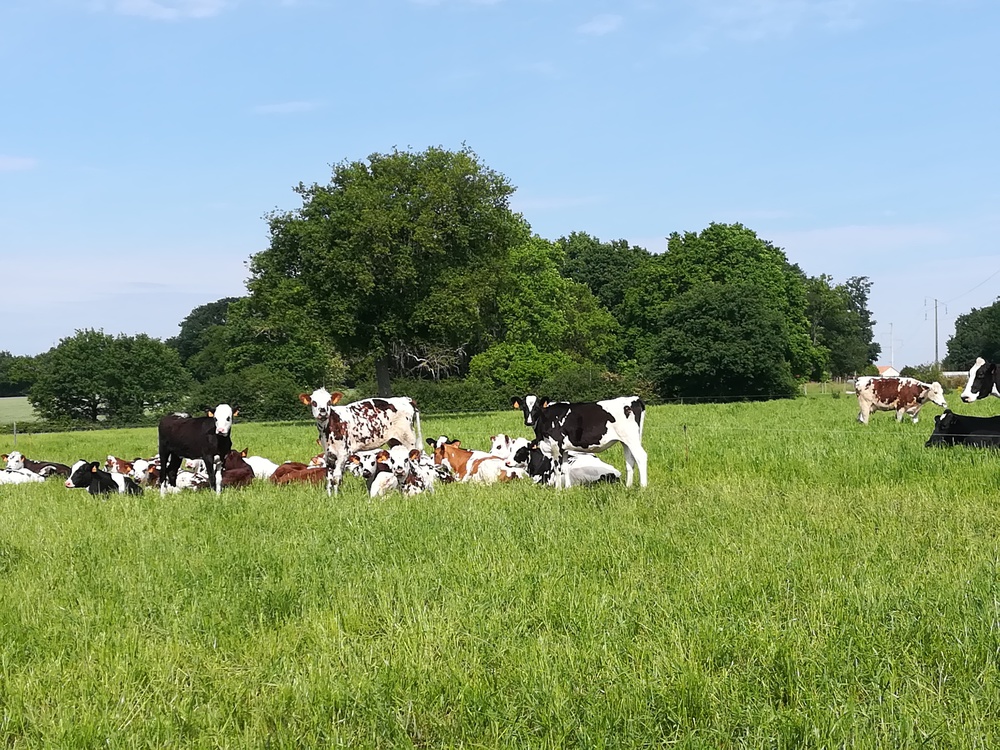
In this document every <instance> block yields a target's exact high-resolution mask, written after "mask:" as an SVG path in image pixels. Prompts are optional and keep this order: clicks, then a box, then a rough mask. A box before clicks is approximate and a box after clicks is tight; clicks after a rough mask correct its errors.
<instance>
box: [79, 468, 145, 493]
mask: <svg viewBox="0 0 1000 750" xmlns="http://www.w3.org/2000/svg"><path fill="white" fill-rule="evenodd" d="M66 486H67V487H70V488H77V489H83V488H84V487H86V488H87V492H89V493H90V494H91V495H110V494H112V493H116V494H128V495H141V494H142V487H140V486H139V485H138V484H136V483H135V481H134V480H133V479H132V477H129V476H125V475H124V474H119V473H117V472H115V473H111V472H108V471H104V469H102V468H101V465H100V463H98V462H97V461H85V460H80V461H77V462H76V463H75V464H73V468H72V471H71V473H70V476H69V479H67V480H66Z"/></svg>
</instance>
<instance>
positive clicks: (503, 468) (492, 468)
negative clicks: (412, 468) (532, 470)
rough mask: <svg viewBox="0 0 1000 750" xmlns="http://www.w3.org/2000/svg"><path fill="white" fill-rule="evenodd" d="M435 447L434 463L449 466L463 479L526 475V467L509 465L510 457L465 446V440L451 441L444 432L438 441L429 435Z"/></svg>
mask: <svg viewBox="0 0 1000 750" xmlns="http://www.w3.org/2000/svg"><path fill="white" fill-rule="evenodd" d="M427 444H428V445H429V446H431V448H433V449H434V454H433V455H434V463H435V464H437V465H439V466H446V467H447V468H448V469H450V470H451V472H452V473H454V475H455V479H456V481H459V482H483V483H484V484H493V483H494V482H509V481H511V480H512V479H520V478H522V477H524V476H525V473H524V471H523V470H522V469H519V468H517V467H513V466H508V465H507V461H506V459H503V458H500V457H499V456H494V455H493V454H492V453H487V452H485V451H470V450H467V449H465V448H463V447H462V441H461V440H449V439H448V436H447V435H442V436H441V437H439V438H438V439H437V440H434V439H433V438H427Z"/></svg>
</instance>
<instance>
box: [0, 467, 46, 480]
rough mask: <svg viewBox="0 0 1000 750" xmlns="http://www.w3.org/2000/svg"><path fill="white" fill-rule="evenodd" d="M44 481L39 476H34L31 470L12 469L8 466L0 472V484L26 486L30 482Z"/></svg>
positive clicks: (22, 468) (43, 478)
mask: <svg viewBox="0 0 1000 750" xmlns="http://www.w3.org/2000/svg"><path fill="white" fill-rule="evenodd" d="M44 481H45V477H43V476H42V475H41V474H36V473H35V472H33V471H31V469H25V468H24V467H21V468H19V469H12V468H10V466H8V467H7V468H6V469H3V470H2V471H0V484H28V483H30V482H44Z"/></svg>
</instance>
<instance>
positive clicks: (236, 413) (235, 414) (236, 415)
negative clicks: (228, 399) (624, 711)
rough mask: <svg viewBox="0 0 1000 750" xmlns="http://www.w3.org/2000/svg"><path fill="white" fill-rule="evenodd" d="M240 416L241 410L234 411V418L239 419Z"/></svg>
mask: <svg viewBox="0 0 1000 750" xmlns="http://www.w3.org/2000/svg"><path fill="white" fill-rule="evenodd" d="M239 415H240V410H239V409H236V410H235V411H233V416H234V417H238V416H239Z"/></svg>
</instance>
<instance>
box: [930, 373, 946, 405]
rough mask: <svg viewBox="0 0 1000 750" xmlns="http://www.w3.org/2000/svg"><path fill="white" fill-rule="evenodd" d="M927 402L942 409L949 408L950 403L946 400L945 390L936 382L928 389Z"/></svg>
mask: <svg viewBox="0 0 1000 750" xmlns="http://www.w3.org/2000/svg"><path fill="white" fill-rule="evenodd" d="M927 400H928V401H930V402H931V403H932V404H937V405H938V406H940V407H941V408H942V409H947V408H948V402H947V401H945V400H944V388H943V387H941V384H940V383H939V382H937V381H936V380H935V381H934V382H933V383H931V384H930V386H928V388H927Z"/></svg>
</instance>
